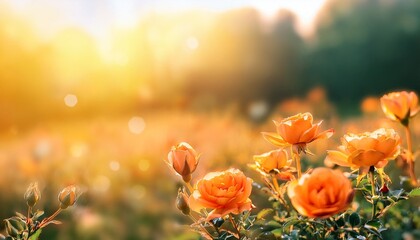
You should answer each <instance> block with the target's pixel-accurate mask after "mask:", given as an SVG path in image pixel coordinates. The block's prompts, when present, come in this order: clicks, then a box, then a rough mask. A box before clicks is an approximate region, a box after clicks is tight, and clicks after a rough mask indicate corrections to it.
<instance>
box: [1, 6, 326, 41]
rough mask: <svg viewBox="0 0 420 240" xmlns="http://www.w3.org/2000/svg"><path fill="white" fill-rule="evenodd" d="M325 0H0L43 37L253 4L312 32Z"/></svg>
mask: <svg viewBox="0 0 420 240" xmlns="http://www.w3.org/2000/svg"><path fill="white" fill-rule="evenodd" d="M325 1H326V0H258V1H255V0H230V1H224V0H213V1H200V0H182V1H174V0H0V3H5V4H6V5H9V6H10V8H11V9H12V10H13V11H15V12H17V13H18V14H21V15H23V16H25V17H26V18H28V19H29V20H31V22H32V23H33V24H34V26H35V28H36V29H37V30H38V31H40V32H41V33H42V35H43V36H44V37H47V38H48V37H49V36H52V35H54V33H56V32H57V31H59V30H60V29H62V28H63V27H68V26H78V27H82V28H83V29H85V30H87V31H88V32H89V33H91V34H92V35H93V36H95V37H97V38H103V37H106V35H107V34H108V33H109V31H110V29H111V28H130V27H134V26H135V25H136V24H137V23H138V22H139V20H140V19H141V17H142V16H144V15H146V14H149V13H157V14H160V13H174V12H181V11H186V10H197V9H198V10H205V11H211V12H223V11H226V10H229V9H234V8H240V7H254V8H256V9H257V10H259V11H260V13H261V15H262V17H263V20H265V21H270V19H271V18H272V17H273V16H275V14H276V13H277V12H278V10H279V9H282V8H283V9H288V10H291V11H293V12H295V14H296V15H297V16H298V30H299V31H300V32H301V33H302V34H310V32H311V29H312V28H311V27H312V22H313V19H314V18H315V16H316V14H317V12H318V11H319V9H320V8H321V7H322V5H323V3H325Z"/></svg>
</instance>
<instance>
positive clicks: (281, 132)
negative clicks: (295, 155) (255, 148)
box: [263, 112, 334, 151]
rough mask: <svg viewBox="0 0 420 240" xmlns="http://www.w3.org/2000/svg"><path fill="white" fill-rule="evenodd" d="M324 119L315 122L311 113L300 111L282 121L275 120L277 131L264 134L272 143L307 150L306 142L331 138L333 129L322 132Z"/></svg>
mask: <svg viewBox="0 0 420 240" xmlns="http://www.w3.org/2000/svg"><path fill="white" fill-rule="evenodd" d="M321 123H322V121H321V122H319V123H317V124H314V123H313V117H312V114H310V113H308V112H307V113H299V114H297V115H294V116H291V117H289V118H286V119H283V120H282V121H280V122H277V121H274V124H275V125H276V128H277V133H266V132H265V133H263V136H264V138H265V139H266V140H268V141H269V142H270V143H272V144H274V145H276V146H279V147H286V146H290V145H293V146H296V147H298V149H299V150H303V151H304V150H305V147H306V144H308V143H310V142H313V141H315V140H317V139H322V138H329V137H330V136H331V135H332V134H333V133H334V130H333V129H329V130H326V131H323V132H320V129H319V126H320V125H321Z"/></svg>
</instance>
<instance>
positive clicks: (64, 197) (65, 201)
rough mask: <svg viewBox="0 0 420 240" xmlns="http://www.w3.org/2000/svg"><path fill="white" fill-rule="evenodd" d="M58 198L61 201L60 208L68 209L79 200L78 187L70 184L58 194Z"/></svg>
mask: <svg viewBox="0 0 420 240" xmlns="http://www.w3.org/2000/svg"><path fill="white" fill-rule="evenodd" d="M58 200H59V201H60V208H61V209H66V208H67V207H69V206H73V205H74V203H75V202H76V200H77V193H76V187H75V186H74V185H70V186H68V187H66V188H64V189H63V190H61V192H60V193H59V194H58Z"/></svg>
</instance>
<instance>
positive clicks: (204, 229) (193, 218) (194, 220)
mask: <svg viewBox="0 0 420 240" xmlns="http://www.w3.org/2000/svg"><path fill="white" fill-rule="evenodd" d="M188 216H189V217H190V218H191V220H193V222H195V223H197V224H198V225H200V227H201V229H203V231H204V232H205V233H206V234H207V235H209V237H210V238H211V239H214V238H213V235H211V234H210V233H209V231H207V229H206V228H205V227H204V226H203V225H201V223H199V222H198V221H197V219H196V218H195V217H194V216H193V215H191V214H190V215H188Z"/></svg>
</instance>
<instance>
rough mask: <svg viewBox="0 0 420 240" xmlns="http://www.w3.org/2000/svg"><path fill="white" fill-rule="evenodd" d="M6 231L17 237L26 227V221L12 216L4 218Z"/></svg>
mask: <svg viewBox="0 0 420 240" xmlns="http://www.w3.org/2000/svg"><path fill="white" fill-rule="evenodd" d="M4 222H5V227H6V232H7V234H8V235H10V236H12V237H17V236H18V235H20V234H21V233H22V232H23V231H24V230H25V228H26V223H25V222H24V221H23V220H22V219H20V218H17V217H12V218H8V219H6V220H4Z"/></svg>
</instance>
